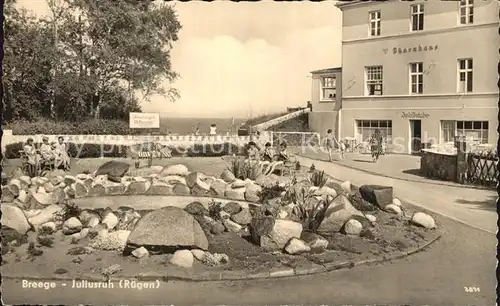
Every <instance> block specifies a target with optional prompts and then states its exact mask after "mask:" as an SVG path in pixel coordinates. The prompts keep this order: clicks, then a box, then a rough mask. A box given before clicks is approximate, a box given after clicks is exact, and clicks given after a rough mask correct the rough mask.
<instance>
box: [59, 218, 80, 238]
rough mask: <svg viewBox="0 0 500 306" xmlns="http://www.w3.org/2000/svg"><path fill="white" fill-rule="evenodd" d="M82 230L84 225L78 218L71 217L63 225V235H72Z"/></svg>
mask: <svg viewBox="0 0 500 306" xmlns="http://www.w3.org/2000/svg"><path fill="white" fill-rule="evenodd" d="M81 230H82V223H81V222H80V220H78V219H77V218H76V217H71V218H69V219H68V220H66V221H65V222H64V223H63V230H62V231H63V234H65V235H71V234H74V233H77V232H79V231H81Z"/></svg>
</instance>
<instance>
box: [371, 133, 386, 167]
mask: <svg viewBox="0 0 500 306" xmlns="http://www.w3.org/2000/svg"><path fill="white" fill-rule="evenodd" d="M382 142H383V137H382V133H380V130H379V129H376V130H375V132H374V133H373V135H372V136H371V138H370V148H371V151H372V159H373V162H374V163H376V162H377V161H378V158H379V156H380V155H381V154H382Z"/></svg>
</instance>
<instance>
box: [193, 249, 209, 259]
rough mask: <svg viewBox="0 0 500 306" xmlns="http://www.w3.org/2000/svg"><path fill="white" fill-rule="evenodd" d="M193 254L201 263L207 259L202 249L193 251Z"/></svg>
mask: <svg viewBox="0 0 500 306" xmlns="http://www.w3.org/2000/svg"><path fill="white" fill-rule="evenodd" d="M191 253H193V256H194V258H196V259H197V260H199V261H203V260H204V259H205V256H206V253H205V251H203V250H200V249H194V250H191Z"/></svg>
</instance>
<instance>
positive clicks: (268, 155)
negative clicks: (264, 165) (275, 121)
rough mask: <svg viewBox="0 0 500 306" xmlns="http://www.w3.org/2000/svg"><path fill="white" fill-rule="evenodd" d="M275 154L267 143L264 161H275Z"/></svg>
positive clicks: (263, 156)
mask: <svg viewBox="0 0 500 306" xmlns="http://www.w3.org/2000/svg"><path fill="white" fill-rule="evenodd" d="M275 155H276V154H275V152H274V149H273V147H272V146H271V143H270V142H266V145H265V148H264V153H263V154H262V159H263V160H264V161H268V162H272V161H273V160H274V156H275Z"/></svg>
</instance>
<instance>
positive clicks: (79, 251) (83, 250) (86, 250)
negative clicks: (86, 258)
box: [67, 246, 94, 255]
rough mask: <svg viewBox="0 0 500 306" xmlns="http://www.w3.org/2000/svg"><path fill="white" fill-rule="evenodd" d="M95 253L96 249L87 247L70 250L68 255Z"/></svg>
mask: <svg viewBox="0 0 500 306" xmlns="http://www.w3.org/2000/svg"><path fill="white" fill-rule="evenodd" d="M92 253H94V249H93V248H91V247H87V246H85V247H84V246H78V247H74V248H71V249H69V250H68V252H67V254H68V255H83V254H92Z"/></svg>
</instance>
